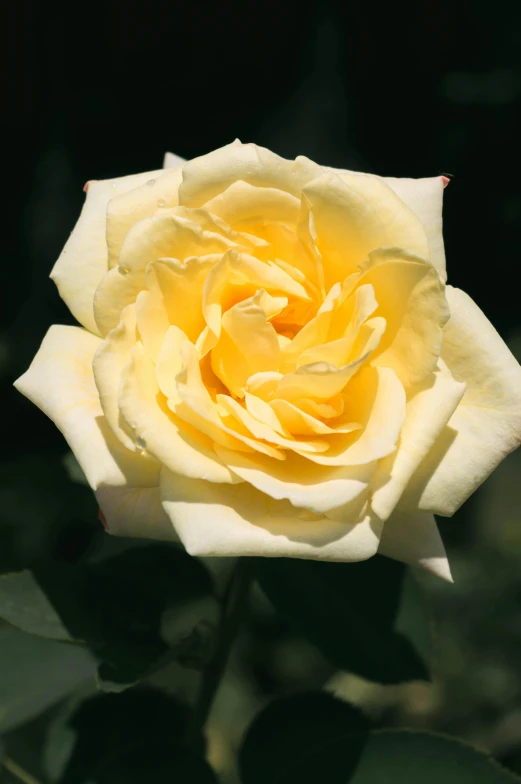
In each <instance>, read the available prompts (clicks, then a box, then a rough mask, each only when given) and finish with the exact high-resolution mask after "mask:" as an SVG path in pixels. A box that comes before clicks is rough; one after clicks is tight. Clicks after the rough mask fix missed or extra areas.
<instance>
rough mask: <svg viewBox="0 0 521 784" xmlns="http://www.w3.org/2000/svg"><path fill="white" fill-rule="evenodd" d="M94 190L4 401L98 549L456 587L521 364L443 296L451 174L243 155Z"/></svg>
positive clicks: (518, 393)
mask: <svg viewBox="0 0 521 784" xmlns="http://www.w3.org/2000/svg"><path fill="white" fill-rule="evenodd" d="M165 166H166V168H165V169H164V170H161V171H155V172H148V173H145V174H137V175H133V176H129V177H122V178H119V179H114V180H105V181H99V182H98V181H92V182H90V183H88V185H87V186H86V189H87V198H86V202H85V206H84V208H83V211H82V213H81V216H80V218H79V220H78V223H77V225H76V227H75V229H74V231H73V232H72V235H71V237H70V239H69V240H68V242H67V244H66V246H65V248H64V250H63V252H62V254H61V256H60V258H59V259H58V261H57V263H56V265H55V267H54V269H53V271H52V273H51V277H52V278H53V280H54V281H55V282H56V284H57V286H58V289H59V292H60V295H61V296H62V298H63V299H64V300H65V302H66V303H67V305H68V306H69V308H70V310H71V311H72V313H73V315H74V316H75V318H76V319H77V320H78V321H79V322H80V324H82V326H81V327H79V326H78V327H71V326H52V327H51V328H50V330H49V332H48V333H47V335H46V337H45V339H44V341H43V343H42V346H41V348H40V350H39V352H38V354H37V355H36V357H35V359H34V361H33V363H32V364H31V366H30V368H29V370H28V371H27V372H26V373H25V374H24V375H23V376H22V377H21V378H20V379H18V381H17V382H16V386H17V388H18V389H19V390H20V391H21V392H22V393H23V394H24V395H26V396H27V397H28V398H30V399H31V400H32V401H33V402H34V403H35V404H36V405H37V406H39V407H40V408H41V409H42V410H43V411H44V412H45V413H46V414H47V415H48V416H49V417H50V418H51V419H52V420H53V421H54V422H55V423H56V425H57V426H58V427H59V428H60V430H61V431H62V433H63V434H64V436H65V438H66V439H67V441H68V443H69V445H70V447H71V449H72V450H73V452H74V454H75V455H76V457H77V459H78V461H79V463H80V465H81V467H82V468H83V470H84V472H85V474H86V477H87V479H88V481H89V483H90V485H91V487H92V488H93V489H94V491H95V493H96V497H97V499H98V502H99V505H100V508H101V511H102V516H103V518H104V520H105V522H106V526H107V528H108V530H109V531H110V532H111V533H113V534H123V535H128V536H137V537H150V538H154V539H169V538H171V539H172V538H173V539H176V538H179V539H180V540H181V542H182V543H183V544H184V546H185V547H186V549H187V550H188V552H189V553H192V554H195V555H217V556H231V555H261V556H292V557H296V558H313V559H322V560H328V561H358V560H362V559H366V558H369V557H370V556H372V555H374V554H375V553H376V552H377V551H379V552H381V553H384V554H385V555H388V556H390V557H393V558H396V559H399V560H402V561H405V562H407V563H413V564H421V565H423V566H424V567H426V568H428V569H430V570H431V571H433V572H435V573H437V574H439V575H440V576H442V577H445V578H447V579H450V570H449V566H448V563H447V558H446V555H445V550H444V547H443V543H442V541H441V538H440V535H439V532H438V529H437V526H436V522H435V519H434V516H433V513H436V514H439V515H445V516H447V515H448V516H450V515H452V514H453V513H454V512H455V511H456V510H457V509H458V507H459V506H460V505H461V504H462V503H463V502H464V501H465V499H466V498H468V496H469V495H470V494H471V493H472V492H473V491H474V490H475V489H476V487H477V486H478V485H479V484H480V483H481V482H482V481H483V480H484V479H485V478H486V477H487V476H488V474H489V473H490V472H491V471H492V470H493V468H494V467H495V466H496V465H497V464H498V463H499V462H500V460H501V459H502V458H503V457H504V456H505V455H506V454H507V453H508V452H510V451H511V450H512V449H514V448H515V447H517V446H518V445H519V443H520V442H521V368H520V366H519V364H518V363H517V361H516V360H515V359H514V357H513V356H512V354H511V353H510V352H509V350H508V349H507V347H506V345H505V344H504V343H503V341H502V340H501V338H500V337H499V335H498V334H497V332H496V331H495V329H494V328H493V327H492V325H491V324H490V323H489V321H488V320H487V319H486V317H485V316H484V315H483V313H482V312H481V310H480V309H479V308H478V307H477V305H475V304H474V302H473V301H472V300H471V299H470V298H469V297H468V296H467V295H466V294H465V293H464V292H462V291H460V290H458V289H454V288H452V287H450V286H446V285H445V280H446V273H445V256H444V249H443V239H442V218H441V213H442V194H443V186H444V184H445V183H446V180H445V178H443V177H434V178H429V179H419V180H414V179H393V178H382V177H377V176H373V175H367V174H359V173H355V172H349V171H340V170H334V169H329V168H326V167H322V166H319V165H318V164H316V163H313V162H312V161H310V160H308V159H307V158H304V157H298V158H297V159H296V160H295V161H288V160H285V159H283V158H280V157H278V156H277V155H275V154H273V153H272V152H270V151H269V150H266V149H263V148H261V147H257V146H255V145H253V144H241V143H240V142H238V141H236V142H234V143H233V144H230V145H228V146H226V147H223V148H222V149H219V150H216V151H215V152H211V153H210V154H208V155H203V156H202V157H200V158H196V159H195V160H192V161H190V162H188V163H185V162H184V161H182V160H181V159H179V158H177V157H176V156H173V155H167V157H166V161H165Z"/></svg>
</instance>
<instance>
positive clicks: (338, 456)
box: [296, 367, 405, 466]
mask: <svg viewBox="0 0 521 784" xmlns="http://www.w3.org/2000/svg"><path fill="white" fill-rule="evenodd" d="M346 398H347V401H348V402H347V404H346V416H347V417H348V421H351V420H353V421H354V422H358V423H360V424H361V426H362V427H361V429H360V430H358V429H357V430H355V431H353V432H351V433H348V434H347V435H342V434H339V435H337V436H334V437H331V438H330V443H331V446H330V448H329V450H328V451H327V452H326V453H324V454H320V453H317V454H313V453H306V454H305V457H307V458H308V459H309V460H311V461H313V462H314V463H318V464H320V465H328V466H355V465H364V464H368V463H372V462H373V461H376V460H381V459H382V458H384V457H386V456H387V455H390V454H392V453H393V452H394V451H395V449H396V444H397V443H398V439H399V437H400V432H401V430H402V426H403V423H404V419H405V391H404V388H403V386H402V384H401V383H400V381H399V379H398V377H397V376H396V374H395V373H394V372H393V371H392V370H391V369H390V368H372V367H367V368H364V369H363V370H362V371H360V372H359V373H358V374H357V375H356V377H355V378H354V379H353V380H352V381H351V383H350V384H349V386H348V389H347V394H346ZM296 451H298V450H296ZM300 454H304V453H300Z"/></svg>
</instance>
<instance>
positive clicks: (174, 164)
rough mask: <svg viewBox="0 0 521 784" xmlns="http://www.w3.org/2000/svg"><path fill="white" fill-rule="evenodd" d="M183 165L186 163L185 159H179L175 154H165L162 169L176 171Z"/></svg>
mask: <svg viewBox="0 0 521 784" xmlns="http://www.w3.org/2000/svg"><path fill="white" fill-rule="evenodd" d="M184 163H186V158H181V157H180V156H179V155H176V154H175V152H165V157H164V158H163V169H178V168H179V167H180V166H182V165H183V164H184Z"/></svg>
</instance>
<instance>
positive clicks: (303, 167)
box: [179, 142, 322, 207]
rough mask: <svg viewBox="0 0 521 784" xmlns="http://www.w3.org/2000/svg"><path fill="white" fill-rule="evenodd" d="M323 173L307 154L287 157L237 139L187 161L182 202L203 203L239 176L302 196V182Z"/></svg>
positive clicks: (195, 204) (181, 187) (187, 203)
mask: <svg viewBox="0 0 521 784" xmlns="http://www.w3.org/2000/svg"><path fill="white" fill-rule="evenodd" d="M321 173H322V169H321V167H320V166H318V164H316V163H313V162H312V161H310V160H308V159H307V158H303V157H301V156H299V157H298V158H297V159H296V160H295V161H288V160H285V159H284V158H280V157H279V156H278V155H275V153H273V152H271V151H270V150H267V149H265V148H264V147H258V146H257V145H255V144H241V143H240V142H234V143H233V144H228V145H226V146H225V147H221V148H220V149H218V150H214V151H213V152H210V153H208V154H207V155H202V156H201V157H200V158H194V159H193V160H191V161H189V162H188V163H187V164H185V166H184V167H183V182H182V185H181V186H180V188H179V203H180V204H184V205H186V206H188V207H200V206H201V205H202V204H205V203H206V202H208V201H210V199H213V198H215V196H217V195H218V194H219V193H222V192H223V191H225V190H226V189H227V188H229V186H230V185H232V184H233V183H234V182H236V181H237V180H244V181H245V182H247V183H249V184H250V185H257V186H261V187H268V188H280V189H281V190H284V191H287V192H288V193H290V194H292V195H293V196H299V195H300V192H301V190H302V187H303V185H304V184H305V183H306V182H309V181H310V180H311V179H313V178H314V177H318V176H319V175H320V174H321Z"/></svg>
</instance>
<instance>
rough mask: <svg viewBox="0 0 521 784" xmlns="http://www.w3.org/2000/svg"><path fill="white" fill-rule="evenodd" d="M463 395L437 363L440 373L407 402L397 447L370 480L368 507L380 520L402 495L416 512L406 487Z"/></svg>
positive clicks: (433, 376)
mask: <svg viewBox="0 0 521 784" xmlns="http://www.w3.org/2000/svg"><path fill="white" fill-rule="evenodd" d="M464 392H465V384H463V383H460V382H458V381H455V380H454V378H453V377H452V375H451V374H450V372H449V370H448V369H447V368H446V366H445V365H444V364H443V363H440V368H439V370H438V371H437V372H436V373H434V374H433V375H432V377H431V378H430V379H428V380H427V381H425V382H424V383H423V384H422V385H421V386H420V387H419V390H418V391H417V392H416V394H415V395H414V396H413V397H412V398H411V399H410V400H408V402H407V407H406V413H405V421H404V424H403V427H402V430H401V435H400V441H399V443H398V448H397V450H396V452H395V453H394V455H391V456H390V457H389V458H387V459H386V460H384V461H382V462H381V463H380V465H379V466H378V471H377V473H376V474H375V477H374V479H373V488H374V491H373V496H372V501H371V504H372V508H373V509H374V511H375V512H376V514H377V515H378V516H379V517H381V518H382V520H386V519H387V518H388V517H389V516H390V514H391V512H392V511H393V510H394V508H395V507H396V505H397V503H398V501H399V500H400V498H401V497H402V495H403V496H404V497H403V501H402V503H403V504H405V505H406V507H407V508H410V509H412V510H414V509H417V506H418V504H417V498H416V494H415V493H412V492H411V490H410V488H408V487H407V486H408V484H409V481H410V479H411V477H412V476H413V474H414V473H415V471H417V469H418V467H419V466H420V465H421V463H422V460H423V459H424V458H425V457H426V455H427V454H428V453H429V452H430V450H431V449H432V447H433V446H434V445H435V444H437V443H439V441H440V437H441V436H442V435H443V433H444V428H445V426H446V424H447V422H448V421H449V419H450V418H451V416H452V414H453V413H454V411H455V410H456V408H457V406H458V405H459V403H460V401H461V398H462V397H463V393H464ZM443 441H444V443H445V439H443ZM404 491H405V494H404Z"/></svg>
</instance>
